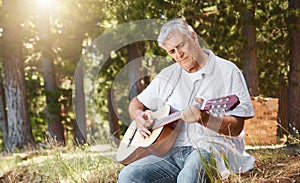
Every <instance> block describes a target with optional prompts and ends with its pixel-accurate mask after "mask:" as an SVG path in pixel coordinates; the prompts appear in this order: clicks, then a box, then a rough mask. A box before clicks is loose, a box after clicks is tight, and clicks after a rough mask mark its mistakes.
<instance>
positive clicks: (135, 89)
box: [127, 43, 146, 101]
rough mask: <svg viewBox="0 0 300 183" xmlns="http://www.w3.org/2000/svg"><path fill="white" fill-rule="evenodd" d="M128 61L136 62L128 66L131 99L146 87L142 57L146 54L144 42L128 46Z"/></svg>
mask: <svg viewBox="0 0 300 183" xmlns="http://www.w3.org/2000/svg"><path fill="white" fill-rule="evenodd" d="M127 50H128V63H129V62H134V64H131V65H130V67H128V77H129V86H130V88H129V89H130V90H129V99H130V101H131V100H132V99H133V98H134V97H135V96H137V95H138V94H139V93H140V92H141V91H143V90H144V89H145V85H146V83H145V81H144V74H143V67H142V59H143V57H144V54H145V48H144V44H142V43H132V44H130V45H128V46H127Z"/></svg>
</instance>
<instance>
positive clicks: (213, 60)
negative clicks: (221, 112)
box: [118, 19, 255, 183]
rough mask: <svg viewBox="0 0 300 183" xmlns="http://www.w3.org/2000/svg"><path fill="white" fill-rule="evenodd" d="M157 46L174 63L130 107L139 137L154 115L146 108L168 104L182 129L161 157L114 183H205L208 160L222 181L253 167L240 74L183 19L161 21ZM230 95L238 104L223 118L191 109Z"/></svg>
mask: <svg viewBox="0 0 300 183" xmlns="http://www.w3.org/2000/svg"><path fill="white" fill-rule="evenodd" d="M158 44H159V46H160V47H162V48H163V49H164V50H166V52H167V53H168V54H169V55H170V56H171V57H172V58H173V59H174V60H175V61H176V63H174V64H172V65H171V66H169V67H167V68H165V69H163V70H162V71H161V72H160V73H159V74H158V75H157V77H156V78H155V79H154V80H153V81H152V82H151V83H150V85H149V86H148V87H147V88H146V89H145V90H144V91H143V92H142V93H141V94H139V95H138V96H137V97H136V98H134V99H133V100H132V101H131V102H130V104H129V113H130V116H131V118H132V119H134V120H135V121H136V124H137V129H138V132H139V134H140V135H142V136H143V137H144V138H147V137H148V136H149V135H150V134H151V131H150V130H149V129H148V128H147V127H149V126H151V125H152V124H153V121H154V120H153V117H152V115H151V113H150V112H147V111H145V110H146V109H150V110H157V109H159V108H160V107H161V106H163V105H164V104H168V105H170V106H172V107H173V108H175V109H176V110H183V112H182V115H181V118H182V120H183V121H184V123H183V126H182V131H181V132H180V134H179V136H178V138H177V139H176V141H175V143H174V144H173V147H172V148H171V149H170V150H169V151H168V152H167V153H166V154H165V155H164V156H163V157H157V156H154V155H150V156H147V157H145V158H142V159H140V160H137V161H135V162H133V163H131V164H129V165H128V166H126V167H125V168H124V169H123V170H122V171H121V172H120V175H119V180H118V181H119V182H120V183H122V182H141V183H145V182H189V183H190V182H207V181H209V180H208V179H209V178H208V173H209V172H207V170H206V169H205V167H206V165H207V164H209V163H210V162H209V159H211V158H212V157H213V158H214V160H215V161H216V167H217V170H218V172H219V174H220V176H221V177H222V178H225V177H228V176H229V175H230V173H232V172H234V173H244V172H246V171H248V170H250V169H252V168H253V164H254V161H255V159H254V157H253V156H250V155H249V154H247V153H246V152H245V151H244V141H243V135H244V132H243V127H244V120H245V119H247V118H250V117H253V116H254V112H253V107H252V103H251V100H250V96H249V93H248V91H247V87H246V84H245V81H244V78H243V75H242V73H241V72H240V70H239V69H238V68H237V67H236V66H235V65H234V64H233V63H231V62H229V61H227V60H225V59H222V58H220V57H217V56H216V55H214V53H213V52H212V51H210V50H206V49H202V48H201V46H200V45H199V42H198V37H197V34H196V33H195V32H194V30H193V29H192V28H191V26H189V25H188V24H187V23H186V22H185V21H183V20H182V19H174V20H171V21H169V22H167V23H165V24H164V25H163V26H162V28H161V30H160V35H159V37H158ZM230 94H235V95H237V96H238V98H239V100H240V104H239V105H238V106H237V107H236V108H235V109H233V110H232V111H229V112H226V113H225V116H222V117H221V116H216V115H213V114H208V113H207V112H206V111H202V110H200V109H198V108H197V107H194V106H193V105H194V104H196V103H197V102H201V101H202V99H203V98H204V99H212V98H217V97H222V96H226V95H230Z"/></svg>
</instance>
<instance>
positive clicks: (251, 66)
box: [241, 1, 259, 96]
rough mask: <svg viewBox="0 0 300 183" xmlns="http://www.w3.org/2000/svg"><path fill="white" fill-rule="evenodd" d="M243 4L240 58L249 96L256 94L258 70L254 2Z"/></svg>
mask: <svg viewBox="0 0 300 183" xmlns="http://www.w3.org/2000/svg"><path fill="white" fill-rule="evenodd" d="M249 3H251V4H250V5H249V6H247V5H246V6H245V9H244V11H242V12H241V13H242V24H243V28H242V30H243V37H244V39H245V42H244V48H243V54H242V55H243V56H242V60H243V61H244V75H245V80H246V83H247V86H248V89H249V92H250V95H251V96H258V94H259V93H258V70H257V47H256V30H255V29H256V26H255V24H254V20H255V4H254V2H252V1H251V2H249Z"/></svg>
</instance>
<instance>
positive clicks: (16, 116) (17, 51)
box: [1, 0, 34, 152]
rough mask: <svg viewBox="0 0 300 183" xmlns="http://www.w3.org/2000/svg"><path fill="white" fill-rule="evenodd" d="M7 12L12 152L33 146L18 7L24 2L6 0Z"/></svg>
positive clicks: (9, 141)
mask: <svg viewBox="0 0 300 183" xmlns="http://www.w3.org/2000/svg"><path fill="white" fill-rule="evenodd" d="M2 2H3V8H4V9H5V10H6V12H7V15H6V20H5V24H4V29H3V30H4V31H3V37H4V44H3V45H5V46H6V47H4V49H3V50H1V51H2V56H3V68H4V75H5V79H4V89H5V99H6V108H7V122H8V125H7V132H6V134H7V141H6V142H5V148H6V150H8V151H11V152H13V151H14V150H15V148H19V149H21V148H23V147H25V146H28V145H31V144H33V143H34V140H33V136H32V132H31V125H30V119H29V113H28V105H27V103H26V86H25V75H24V63H23V53H22V37H21V34H20V31H21V27H20V23H21V22H20V17H21V15H19V14H18V13H19V11H20V9H19V7H21V4H22V2H21V1H6V0H3V1H2Z"/></svg>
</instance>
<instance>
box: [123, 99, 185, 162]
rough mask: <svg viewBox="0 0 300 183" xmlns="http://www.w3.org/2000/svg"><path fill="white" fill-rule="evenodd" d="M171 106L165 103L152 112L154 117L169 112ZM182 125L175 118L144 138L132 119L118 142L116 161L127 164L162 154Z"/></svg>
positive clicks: (156, 117) (176, 135)
mask: <svg viewBox="0 0 300 183" xmlns="http://www.w3.org/2000/svg"><path fill="white" fill-rule="evenodd" d="M170 111H171V107H170V106H169V105H166V106H164V107H162V108H160V109H159V110H157V111H155V112H153V113H152V115H153V117H154V119H160V118H163V117H166V116H168V115H169V114H170ZM181 127H182V121H181V120H177V121H174V122H172V123H169V124H167V125H164V126H162V127H159V128H157V129H155V130H153V131H152V133H151V135H150V136H149V137H147V138H145V139H143V138H142V136H141V135H140V134H139V132H138V131H137V130H136V123H135V121H132V122H131V124H130V126H129V127H128V129H127V131H126V132H125V134H124V137H123V139H122V141H121V143H120V146H119V148H118V152H117V161H119V162H120V163H122V164H124V165H128V164H130V163H132V162H134V161H136V160H138V159H141V158H143V157H146V156H148V155H156V156H163V155H164V154H165V153H166V152H168V150H169V149H170V148H171V147H172V146H173V144H174V142H175V140H176V139H177V137H178V135H179V133H180V131H181ZM130 139H132V140H130Z"/></svg>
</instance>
